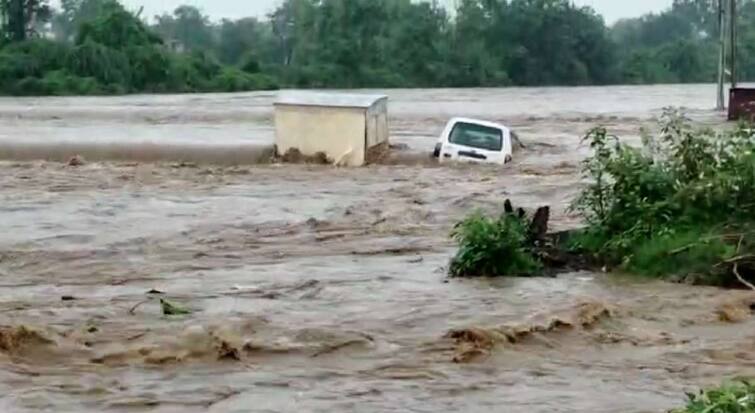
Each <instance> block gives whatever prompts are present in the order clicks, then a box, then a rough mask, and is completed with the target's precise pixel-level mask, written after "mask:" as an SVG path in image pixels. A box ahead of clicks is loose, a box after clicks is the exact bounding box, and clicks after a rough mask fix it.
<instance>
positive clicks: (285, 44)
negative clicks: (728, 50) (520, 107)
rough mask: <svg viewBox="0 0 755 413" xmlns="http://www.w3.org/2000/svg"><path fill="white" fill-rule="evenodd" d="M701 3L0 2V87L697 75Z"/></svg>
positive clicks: (754, 65) (751, 15)
mask: <svg viewBox="0 0 755 413" xmlns="http://www.w3.org/2000/svg"><path fill="white" fill-rule="evenodd" d="M738 2H739V3H740V4H739V7H740V14H741V16H740V19H739V22H738V27H739V31H740V36H739V57H740V60H739V67H738V73H739V74H740V76H741V77H742V79H745V80H746V79H754V78H755V0H738ZM714 3H715V2H712V1H710V0H674V2H673V5H672V6H671V7H669V8H668V9H667V10H665V11H663V12H661V13H657V14H647V15H645V16H642V17H639V18H633V19H625V20H621V21H619V22H617V23H615V24H613V25H612V26H608V25H606V23H605V21H604V20H603V18H602V17H601V16H600V15H599V14H597V13H596V12H595V11H594V10H593V9H592V8H590V7H580V6H576V5H574V4H573V2H572V1H569V0H460V1H459V2H458V3H457V9H456V10H454V11H453V12H449V10H447V9H446V8H444V7H442V6H440V5H439V4H438V3H437V2H436V1H412V0H284V1H283V2H282V3H281V4H280V6H279V7H278V8H277V9H275V10H274V11H273V12H272V13H271V14H270V15H269V16H267V17H265V18H255V17H247V18H242V19H238V20H229V19H224V20H221V21H219V22H213V21H212V20H211V19H210V18H209V17H208V16H206V15H205V14H203V12H202V11H201V10H200V9H197V8H195V7H192V6H180V7H178V8H177V9H176V10H174V11H173V12H171V13H169V14H167V13H166V14H163V15H160V16H154V18H152V19H149V20H146V18H145V17H144V16H141V14H140V13H141V11H139V10H137V11H133V10H127V9H125V8H124V7H123V6H122V5H121V4H120V3H119V2H118V1H117V0H61V3H60V7H59V8H58V9H51V8H50V7H49V5H48V3H47V1H46V0H0V15H1V16H2V20H0V22H2V26H1V27H2V30H0V33H1V34H2V36H0V39H2V40H1V41H2V44H4V45H5V46H3V47H2V49H0V75H2V74H7V75H8V76H3V77H2V78H0V92H4V93H29V94H37V93H50V92H52V91H53V90H48V89H55V87H57V86H60V84H61V83H63V84H67V85H73V84H75V83H76V82H84V83H86V84H88V85H89V86H92V87H93V89H92V90H91V93H121V92H193V91H209V90H222V91H226V90H246V89H256V88H270V87H275V86H276V85H278V84H282V85H285V86H295V87H316V88H354V87H462V86H468V87H475V86H508V85H523V86H535V85H602V84H616V83H621V84H627V83H629V84H647V83H676V82H682V83H684V82H710V81H713V80H714V79H715V73H716V68H717V33H718V27H717V14H716V10H715V5H714ZM48 56H62V59H61V60H55V62H57V63H53V62H51V61H50V59H48ZM45 85H47V86H50V87H47V86H45ZM30 86H31V87H32V88H31V89H30ZM85 89H86V90H88V88H85ZM86 90H82V88H81V87H75V88H72V90H65V88H64V90H59V91H57V92H56V93H80V92H82V91H86Z"/></svg>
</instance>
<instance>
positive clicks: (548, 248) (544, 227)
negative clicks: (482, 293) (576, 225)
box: [504, 199, 600, 276]
mask: <svg viewBox="0 0 755 413" xmlns="http://www.w3.org/2000/svg"><path fill="white" fill-rule="evenodd" d="M504 211H505V213H506V214H509V215H516V216H518V217H519V218H522V219H527V217H526V213H525V212H524V210H523V209H522V208H517V209H515V208H514V206H513V204H512V203H511V201H510V200H508V199H507V200H506V201H505V202H504ZM515 211H516V212H515ZM550 215H551V209H550V207H549V206H543V207H540V208H538V209H537V210H536V211H535V213H534V214H533V215H532V218H531V219H529V224H528V233H529V236H528V239H527V245H526V247H527V248H529V249H530V250H531V251H532V253H533V254H534V255H535V256H537V257H538V258H539V259H540V261H541V262H542V263H543V265H544V266H545V273H546V274H547V275H553V276H554V275H557V274H559V273H563V272H569V271H579V270H594V269H596V268H599V267H600V265H599V263H597V262H596V261H595V260H592V259H590V258H589V257H587V256H585V255H583V254H577V253H574V252H571V251H569V248H568V246H567V245H568V242H569V238H570V237H571V236H572V234H573V232H572V231H563V232H553V233H552V232H548V230H549V222H550Z"/></svg>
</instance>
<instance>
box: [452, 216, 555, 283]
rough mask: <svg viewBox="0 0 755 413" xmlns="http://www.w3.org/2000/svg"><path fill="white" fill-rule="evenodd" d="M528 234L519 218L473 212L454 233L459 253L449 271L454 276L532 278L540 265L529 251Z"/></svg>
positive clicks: (525, 226) (525, 225) (524, 224)
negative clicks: (530, 276)
mask: <svg viewBox="0 0 755 413" xmlns="http://www.w3.org/2000/svg"><path fill="white" fill-rule="evenodd" d="M528 235H529V233H528V226H527V224H526V223H525V221H524V220H523V219H522V218H520V217H518V216H516V215H512V214H503V215H501V216H500V217H498V218H491V217H487V216H485V215H483V214H481V213H474V214H472V215H470V216H469V217H467V218H466V219H464V220H463V221H461V222H460V223H459V224H457V226H456V228H455V229H454V231H453V233H452V236H453V238H454V240H456V242H457V243H458V244H459V251H458V252H457V254H456V256H455V257H454V258H453V260H452V261H451V266H450V269H449V272H450V274H451V276H454V277H466V276H529V275H533V274H535V273H536V272H537V271H538V270H539V269H540V268H541V265H540V263H539V262H538V261H537V259H536V258H535V257H534V256H533V255H532V253H531V251H530V250H529V246H528V245H527V241H528Z"/></svg>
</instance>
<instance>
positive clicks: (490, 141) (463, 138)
mask: <svg viewBox="0 0 755 413" xmlns="http://www.w3.org/2000/svg"><path fill="white" fill-rule="evenodd" d="M448 141H449V142H451V143H453V144H456V145H464V146H469V147H472V148H477V149H484V150H487V151H500V150H501V149H502V148H503V133H502V132H501V130H500V129H497V128H491V127H488V126H482V125H475V124H472V123H463V122H459V123H457V124H456V125H455V126H454V129H453V130H452V131H451V136H450V137H449V138H448Z"/></svg>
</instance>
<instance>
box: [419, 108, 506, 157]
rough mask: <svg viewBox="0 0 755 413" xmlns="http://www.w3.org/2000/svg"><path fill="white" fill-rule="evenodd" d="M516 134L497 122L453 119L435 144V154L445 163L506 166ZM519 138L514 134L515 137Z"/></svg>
mask: <svg viewBox="0 0 755 413" xmlns="http://www.w3.org/2000/svg"><path fill="white" fill-rule="evenodd" d="M512 135H513V133H512V132H511V131H510V130H509V128H507V127H505V126H503V125H500V124H498V123H493V122H486V121H481V120H476V119H467V118H453V119H451V120H450V121H449V122H448V124H447V125H446V129H445V130H444V131H443V134H442V135H441V136H440V139H439V140H438V143H437V144H436V145H435V151H434V153H433V155H434V156H435V157H437V158H438V160H439V161H440V162H441V163H444V162H476V163H492V164H498V165H504V164H506V163H508V162H510V161H511V159H512V158H511V157H512V154H513V145H512ZM513 139H516V137H515V135H514V138H513Z"/></svg>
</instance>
